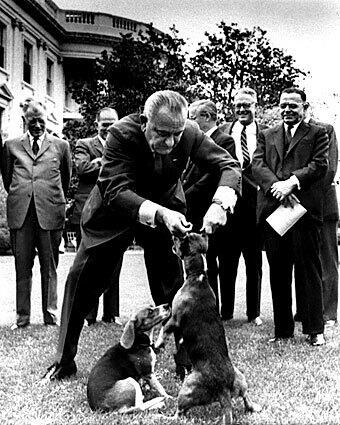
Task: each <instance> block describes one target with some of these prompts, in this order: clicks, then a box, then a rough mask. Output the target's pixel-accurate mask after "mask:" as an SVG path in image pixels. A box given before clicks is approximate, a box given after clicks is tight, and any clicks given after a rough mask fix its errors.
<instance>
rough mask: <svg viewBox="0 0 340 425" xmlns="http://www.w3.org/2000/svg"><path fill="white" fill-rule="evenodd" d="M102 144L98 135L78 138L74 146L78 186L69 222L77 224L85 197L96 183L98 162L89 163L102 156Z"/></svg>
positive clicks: (98, 168) (99, 165)
mask: <svg viewBox="0 0 340 425" xmlns="http://www.w3.org/2000/svg"><path fill="white" fill-rule="evenodd" d="M103 152H104V146H103V145H102V143H101V141H100V140H99V138H98V136H95V137H90V138H88V139H79V140H78V141H77V144H76V148H75V153H74V156H75V162H76V170H77V175H78V187H77V190H76V193H75V195H74V210H73V214H72V217H71V223H73V224H79V223H80V217H81V212H82V210H83V207H84V204H85V201H86V199H87V198H88V196H89V194H90V192H91V190H92V189H93V186H94V185H95V184H96V181H97V178H98V175H99V170H100V167H101V164H100V163H98V162H97V163H91V161H92V160H93V159H95V158H101V157H102V156H103Z"/></svg>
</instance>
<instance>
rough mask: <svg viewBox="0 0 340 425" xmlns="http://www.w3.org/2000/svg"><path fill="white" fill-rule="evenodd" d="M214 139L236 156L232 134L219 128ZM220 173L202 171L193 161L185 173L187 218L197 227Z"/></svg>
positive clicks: (213, 135) (213, 136)
mask: <svg viewBox="0 0 340 425" xmlns="http://www.w3.org/2000/svg"><path fill="white" fill-rule="evenodd" d="M210 137H211V138H212V139H213V141H214V142H215V143H216V144H217V145H219V146H221V147H222V148H223V149H226V150H227V151H228V152H229V153H230V154H231V155H232V157H234V158H235V144H234V140H233V138H232V137H231V136H228V135H227V134H225V133H223V131H221V130H220V129H219V128H217V129H216V130H215V131H214V132H213V133H212V134H211V136H210ZM219 178H220V176H219V173H215V174H211V173H210V174H209V173H202V170H201V169H200V168H199V167H197V165H195V164H194V163H193V162H192V161H189V164H188V167H187V168H186V170H185V171H184V173H183V176H182V184H183V189H184V193H185V198H186V202H187V208H188V213H187V218H188V220H189V221H191V222H192V223H193V224H194V225H195V227H201V223H202V219H203V217H204V214H205V213H206V212H207V209H208V208H209V205H210V203H211V200H212V197H213V196H214V193H215V191H216V187H217V185H218V181H219Z"/></svg>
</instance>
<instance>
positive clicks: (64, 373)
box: [42, 360, 77, 381]
mask: <svg viewBox="0 0 340 425" xmlns="http://www.w3.org/2000/svg"><path fill="white" fill-rule="evenodd" d="M76 373H77V366H76V363H75V361H74V360H72V362H71V363H68V364H64V365H61V364H60V363H53V365H51V366H50V367H49V368H48V369H47V372H46V373H45V375H44V376H43V377H42V380H48V381H61V380H62V379H64V378H69V377H70V376H73V375H75V374H76Z"/></svg>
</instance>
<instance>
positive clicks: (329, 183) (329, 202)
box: [309, 119, 339, 220]
mask: <svg viewBox="0 0 340 425" xmlns="http://www.w3.org/2000/svg"><path fill="white" fill-rule="evenodd" d="M309 122H310V123H312V124H316V125H320V126H321V127H324V128H325V130H326V132H327V135H328V138H329V150H328V170H327V173H326V175H325V177H324V179H323V196H324V199H323V217H324V219H327V220H339V206H338V199H337V195H336V186H335V183H334V178H335V175H336V171H337V168H338V141H337V139H336V134H335V131H334V128H333V126H331V125H330V124H325V123H323V122H318V121H315V120H313V119H310V120H309Z"/></svg>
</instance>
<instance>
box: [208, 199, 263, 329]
mask: <svg viewBox="0 0 340 425" xmlns="http://www.w3.org/2000/svg"><path fill="white" fill-rule="evenodd" d="M241 254H242V255H243V258H244V262H245V266H246V305H247V309H246V315H247V317H248V320H249V321H251V320H253V319H255V318H256V317H258V316H259V315H260V303H261V280H262V250H261V243H260V236H259V234H258V228H257V225H256V211H255V207H252V206H250V205H249V204H247V203H245V202H244V201H242V199H240V200H239V201H238V202H237V204H236V208H235V212H234V214H233V215H231V216H229V217H228V222H227V224H226V226H225V227H224V228H222V229H218V230H217V231H216V233H215V234H213V235H212V236H211V237H210V238H209V249H208V253H207V263H208V278H209V283H210V285H211V287H212V289H213V290H214V292H215V294H216V298H217V299H218V289H217V287H218V280H217V276H218V275H219V281H220V296H221V306H220V312H221V316H222V318H223V319H231V318H232V317H233V314H234V304H235V284H236V278H237V271H238V265H239V259H240V256H241ZM217 259H218V265H217Z"/></svg>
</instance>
